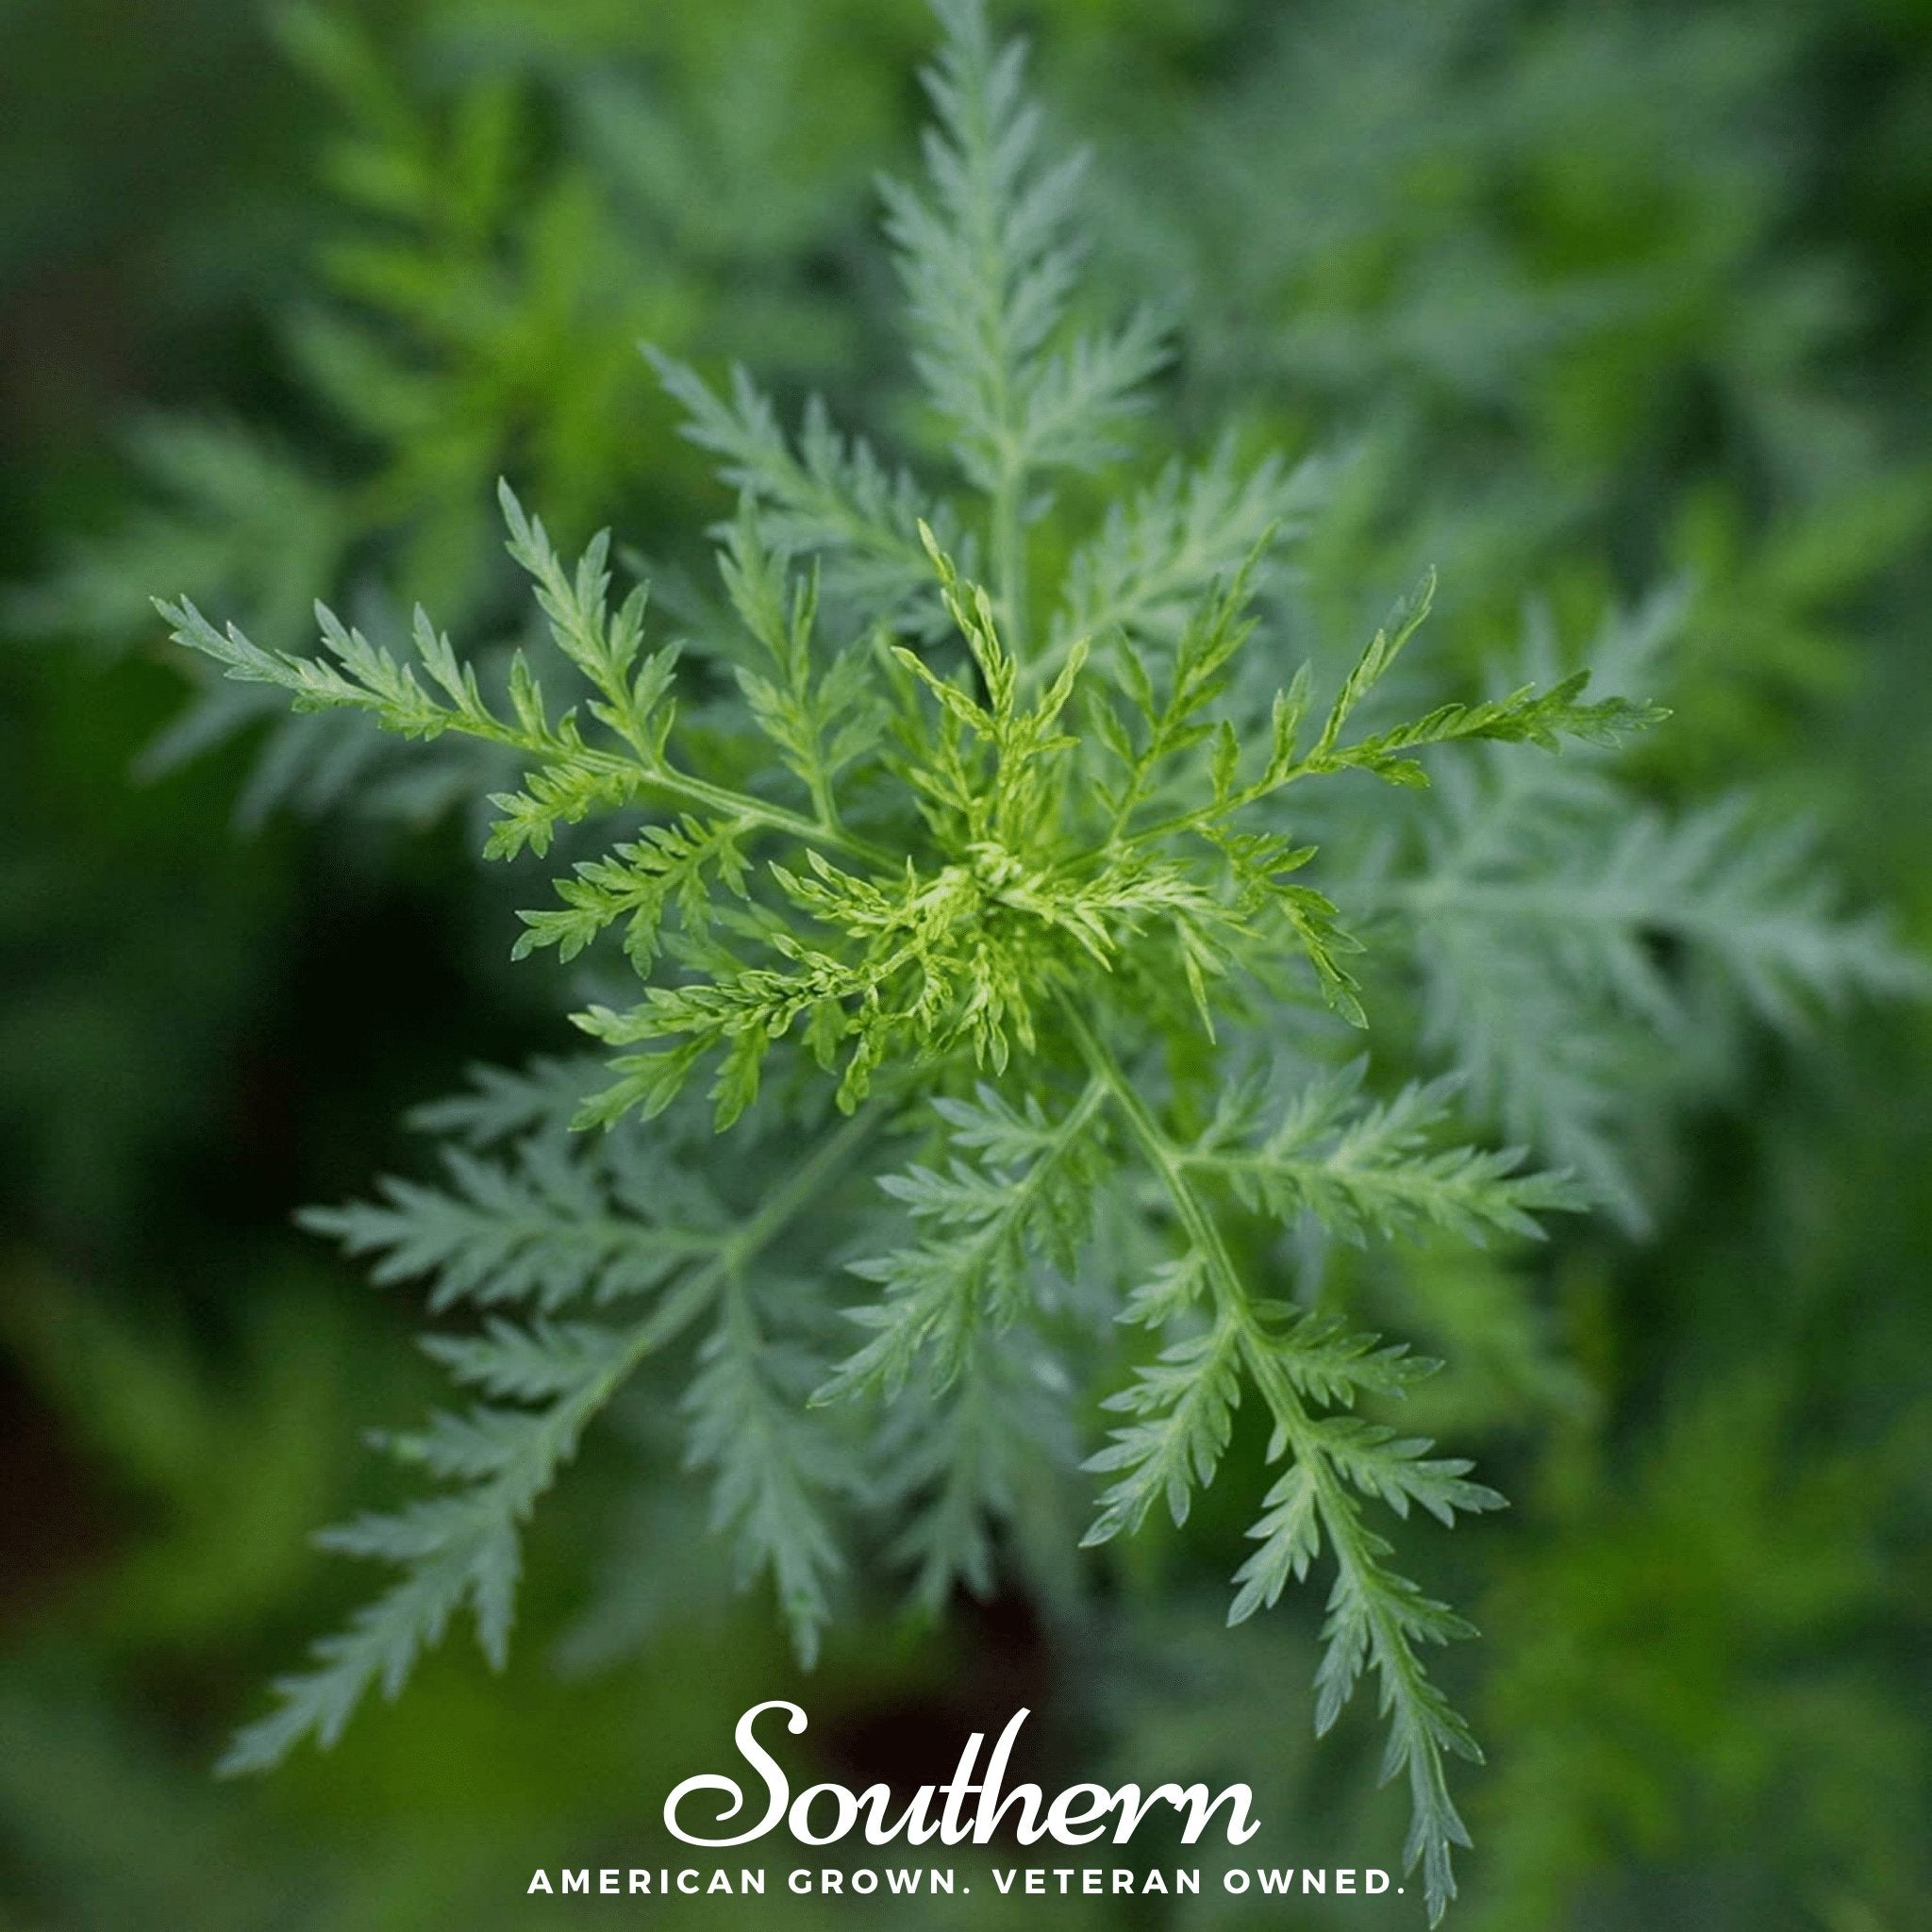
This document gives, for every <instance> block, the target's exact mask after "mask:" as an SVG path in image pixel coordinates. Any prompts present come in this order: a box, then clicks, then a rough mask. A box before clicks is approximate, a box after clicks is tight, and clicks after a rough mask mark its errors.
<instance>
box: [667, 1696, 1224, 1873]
mask: <svg viewBox="0 0 1932 1932" xmlns="http://www.w3.org/2000/svg"><path fill="white" fill-rule="evenodd" d="M774 1710H775V1711H783V1712H784V1713H785V1728H786V1729H787V1730H788V1731H789V1732H790V1733H791V1735H792V1736H793V1737H794V1738H795V1737H798V1736H799V1735H801V1734H802V1733H803V1732H804V1730H805V1728H806V1724H807V1718H806V1715H805V1712H804V1711H803V1710H802V1709H801V1708H800V1707H798V1706H797V1705H795V1704H791V1703H788V1702H787V1701H786V1700H785V1699H783V1698H776V1697H774V1698H771V1699H769V1700H768V1701H767V1702H765V1703H763V1704H755V1705H753V1706H752V1707H751V1708H750V1709H749V1710H747V1711H746V1712H745V1713H744V1715H743V1716H742V1717H741V1718H740V1719H739V1721H738V1728H737V1730H736V1731H735V1732H734V1733H733V1738H734V1740H735V1742H736V1743H737V1746H738V1755H739V1757H741V1758H742V1759H743V1761H744V1763H745V1764H746V1765H747V1766H748V1767H749V1768H750V1770H751V1772H752V1773H754V1774H756V1777H757V1779H758V1782H759V1783H760V1784H762V1786H763V1790H764V1809H763V1812H762V1813H761V1815H760V1816H759V1817H758V1822H757V1823H756V1824H747V1825H745V1826H744V1828H743V1829H741V1830H739V1831H736V1832H732V1831H724V1832H723V1834H722V1835H720V1834H719V1827H725V1826H729V1825H731V1824H735V1823H737V1822H738V1821H740V1820H741V1819H744V1818H745V1817H747V1815H748V1813H747V1810H746V1797H745V1787H744V1786H743V1785H742V1784H741V1782H740V1781H739V1780H738V1779H737V1778H735V1777H727V1776H724V1774H721V1773H718V1772H700V1773H699V1774H697V1775H696V1776H694V1777H688V1778H686V1779H685V1780H684V1782H683V1783H682V1784H680V1785H679V1786H678V1787H677V1788H676V1790H674V1791H673V1792H672V1793H671V1795H670V1796H669V1797H668V1798H666V1799H665V1801H664V1828H665V1829H666V1830H667V1831H668V1832H670V1833H671V1835H672V1836H673V1837H674V1838H675V1839H678V1840H681V1841H682V1842H683V1843H685V1844H688V1845H701V1846H703V1847H705V1848H706V1849H707V1850H710V1851H724V1850H727V1849H729V1848H730V1847H732V1846H734V1845H747V1844H751V1843H752V1842H754V1840H758V1839H761V1838H764V1837H766V1836H767V1835H768V1834H769V1833H771V1832H774V1831H776V1830H777V1829H778V1827H779V1826H780V1825H781V1824H782V1825H783V1826H785V1828H786V1829H787V1830H789V1831H790V1833H791V1836H792V1838H793V1839H795V1840H797V1841H798V1842H799V1843H800V1844H807V1845H829V1844H837V1843H838V1842H839V1841H840V1840H841V1839H845V1838H849V1837H850V1836H851V1835H852V1834H853V1832H854V1831H855V1830H862V1832H863V1836H864V1840H865V1842H866V1843H868V1844H874V1845H885V1844H891V1843H892V1842H893V1841H894V1840H898V1839H900V1838H902V1837H903V1838H904V1840H905V1841H906V1842H907V1843H908V1844H913V1845H923V1844H927V1843H930V1842H931V1841H932V1840H935V1839H937V1840H939V1841H940V1842H941V1844H947V1845H957V1844H965V1843H968V1842H971V1843H973V1844H980V1845H983V1844H986V1843H988V1842H989V1841H991V1839H992V1838H993V1836H994V1835H995V1833H997V1832H998V1831H999V1830H1000V1828H1001V1826H1002V1825H1003V1824H1006V1825H1007V1826H1008V1828H1009V1829H1010V1830H1011V1832H1012V1834H1013V1836H1014V1837H1015V1838H1016V1839H1018V1840H1019V1841H1020V1842H1021V1843H1022V1844H1024V1845H1030V1844H1037V1843H1039V1841H1040V1840H1041V1839H1043V1838H1044V1839H1052V1840H1055V1841H1056V1842H1057V1843H1058V1844H1063V1845H1086V1844H1093V1843H1095V1842H1096V1841H1097V1840H1101V1839H1103V1838H1108V1837H1110V1838H1111V1840H1112V1841H1113V1842H1114V1843H1115V1844H1117V1845H1124V1844H1125V1843H1126V1842H1127V1841H1128V1840H1130V1839H1131V1838H1132V1837H1133V1835H1134V1833H1135V1832H1136V1831H1137V1830H1138V1829H1139V1828H1140V1826H1141V1821H1142V1820H1143V1819H1145V1818H1146V1816H1147V1814H1148V1813H1149V1812H1150V1811H1153V1810H1154V1809H1156V1807H1172V1808H1173V1809H1174V1811H1175V1812H1177V1813H1178V1814H1179V1815H1180V1817H1181V1818H1182V1820H1183V1821H1184V1822H1183V1824H1182V1827H1181V1840H1182V1842H1183V1843H1185V1844H1194V1843H1196V1842H1198V1840H1200V1838H1201V1835H1202V1834H1203V1833H1204V1832H1205V1831H1207V1830H1208V1826H1209V1824H1210V1823H1214V1822H1216V1814H1217V1813H1223V1812H1224V1814H1225V1815H1224V1816H1223V1817H1221V1818H1220V1819H1219V1821H1218V1822H1219V1823H1220V1824H1221V1826H1222V1828H1223V1829H1224V1831H1225V1832H1226V1834H1227V1841H1228V1843H1229V1844H1231V1845H1241V1844H1246V1843H1247V1841H1248V1840H1250V1839H1251V1838H1253V1837H1254V1836H1255V1834H1256V1832H1257V1831H1258V1830H1259V1829H1260V1826H1259V1825H1258V1824H1257V1823H1256V1822H1255V1820H1254V1818H1253V1817H1252V1816H1251V1811H1252V1807H1253V1805H1254V1792H1253V1791H1252V1790H1250V1789H1249V1788H1248V1786H1246V1785H1243V1784H1235V1785H1229V1786H1228V1787H1227V1788H1226V1789H1225V1790H1221V1791H1217V1792H1214V1793H1212V1794H1211V1795H1210V1793H1209V1791H1208V1787H1207V1786H1206V1785H1205V1784H1194V1785H1187V1786H1182V1785H1177V1784H1164V1785H1156V1786H1155V1787H1154V1789H1153V1790H1149V1791H1146V1792H1144V1793H1143V1792H1142V1790H1141V1787H1140V1786H1139V1785H1131V1784H1130V1785H1122V1786H1120V1787H1119V1788H1118V1789H1116V1790H1108V1788H1107V1787H1106V1786H1105V1785H1095V1784H1079V1785H1070V1786H1068V1787H1067V1789H1066V1790H1062V1791H1058V1792H1057V1793H1056V1794H1055V1795H1054V1796H1053V1797H1052V1798H1050V1799H1049V1798H1048V1797H1047V1796H1046V1795H1045V1794H1044V1792H1042V1790H1041V1788H1040V1786H1038V1785H1035V1784H1016V1785H1014V1786H1013V1787H1012V1788H1011V1789H1010V1790H1008V1788H1007V1783H1006V1777H1007V1766H1008V1760H1009V1759H1010V1758H1011V1756H1012V1751H1013V1742H1014V1740H1015V1739H1016V1738H1018V1736H1019V1735H1020V1731H1021V1729H1022V1727H1023V1726H1024V1724H1025V1722H1026V1720H1027V1718H1028V1717H1029V1716H1030V1715H1031V1713H1030V1712H1029V1711H1027V1710H1024V1709H1022V1710H1017V1711H1015V1712H1014V1713H1013V1715H1012V1717H1011V1718H1010V1719H1009V1720H1008V1724H1007V1726H1006V1728H1005V1729H1004V1730H1003V1731H1001V1733H1000V1734H999V1737H998V1739H997V1740H995V1742H994V1744H993V1747H992V1751H991V1754H990V1755H989V1756H988V1757H987V1759H986V1764H985V1769H984V1770H981V1769H980V1761H979V1760H980V1752H981V1750H982V1749H983V1748H984V1746H985V1743H986V1734H985V1733H984V1732H983V1731H974V1733H973V1735H972V1736H971V1737H970V1738H969V1739H968V1740H966V1745H965V1748H964V1749H963V1750H962V1751H961V1752H960V1754H959V1761H958V1765H957V1766H956V1767H955V1768H954V1772H953V1774H952V1776H951V1778H949V1779H948V1780H947V1781H946V1783H944V1784H942V1785H921V1786H920V1788H919V1789H918V1790H916V1791H915V1792H913V1794H912V1795H911V1797H910V1798H909V1799H908V1800H907V1801H906V1803H905V1805H904V1807H903V1808H902V1809H901V1810H900V1811H899V1812H898V1814H897V1816H896V1817H895V1816H893V1815H892V1807H893V1802H894V1801H893V1796H892V1792H891V1788H890V1787H889V1786H886V1785H883V1784H877V1785H869V1786H868V1787H867V1788H866V1789H865V1790H862V1791H853V1790H848V1789H847V1788H846V1787H845V1786H843V1785H838V1784H816V1785H808V1786H807V1787H806V1789H805V1790H801V1791H799V1792H798V1793H797V1794H796V1796H794V1795H793V1794H792V1790H791V1780H790V1779H789V1778H788V1777H787V1776H786V1774H785V1768H784V1766H783V1765H781V1764H780V1763H779V1762H778V1760H777V1759H776V1758H775V1757H773V1755H772V1754H771V1752H770V1751H768V1750H767V1749H766V1748H765V1746H764V1745H763V1744H761V1743H760V1742H759V1741H758V1720H759V1719H760V1718H762V1717H763V1716H764V1715H765V1714H766V1713H767V1712H768V1711H774ZM706 1793H715V1794H716V1796H717V1798H718V1799H719V1800H720V1801H721V1803H720V1804H719V1806H718V1808H717V1810H716V1814H715V1816H714V1817H713V1818H712V1819H711V1820H710V1821H709V1822H708V1827H707V1825H706V1824H705V1822H704V1821H702V1820H701V1819H700V1818H699V1817H698V1815H697V1814H699V1813H700V1812H702V1811H703V1810H704V1809H705V1808H706V1807H704V1805H703V1804H702V1803H701V1802H699V1801H700V1800H701V1799H702V1798H703V1796H704V1795H705V1794H706ZM694 1825H695V1826H696V1827H697V1828H695V1829H694V1828H693V1826H694Z"/></svg>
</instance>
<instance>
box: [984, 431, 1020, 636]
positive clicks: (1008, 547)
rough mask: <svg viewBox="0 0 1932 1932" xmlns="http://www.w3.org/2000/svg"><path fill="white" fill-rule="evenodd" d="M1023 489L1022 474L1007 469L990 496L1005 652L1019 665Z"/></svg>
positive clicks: (996, 575) (995, 565)
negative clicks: (1005, 634) (1005, 638)
mask: <svg viewBox="0 0 1932 1932" xmlns="http://www.w3.org/2000/svg"><path fill="white" fill-rule="evenodd" d="M1025 488H1026V474H1025V471H1024V469H1021V468H1017V467H1010V468H1008V471H1007V473H1006V474H1005V475H1003V476H1002V477H1001V479H1000V485H999V488H998V489H997V490H995V491H993V497H992V566H993V581H994V583H995V585H996V586H997V588H998V591H999V600H1000V614H1001V616H1002V617H1003V619H1004V620H1005V623H1006V631H1007V640H1006V641H1007V649H1008V652H1009V653H1010V654H1011V656H1012V657H1013V658H1014V660H1015V661H1016V662H1019V663H1024V661H1025V658H1026V530H1025V525H1024V522H1023V521H1022V518H1021V507H1022V505H1021V499H1022V496H1023V494H1024V491H1025Z"/></svg>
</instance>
